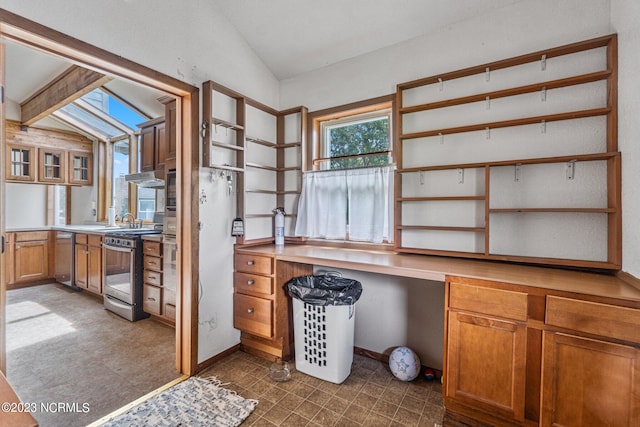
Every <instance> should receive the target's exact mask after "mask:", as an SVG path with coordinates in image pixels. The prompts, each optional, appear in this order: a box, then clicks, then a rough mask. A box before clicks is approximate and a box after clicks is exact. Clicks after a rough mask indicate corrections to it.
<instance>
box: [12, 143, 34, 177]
mask: <svg viewBox="0 0 640 427" xmlns="http://www.w3.org/2000/svg"><path fill="white" fill-rule="evenodd" d="M35 151H36V149H35V147H30V146H28V145H19V144H7V175H6V178H7V180H13V181H34V180H35V165H36V162H35V160H36V159H35Z"/></svg>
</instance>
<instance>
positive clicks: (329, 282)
mask: <svg viewBox="0 0 640 427" xmlns="http://www.w3.org/2000/svg"><path fill="white" fill-rule="evenodd" d="M285 289H286V290H287V292H288V293H289V295H290V296H291V297H292V298H296V299H299V300H300V301H303V302H305V303H307V304H311V305H320V306H326V305H353V304H354V303H355V302H356V301H358V299H359V298H360V295H361V294H362V284H361V283H360V282H358V281H357V280H353V279H347V278H344V277H341V276H338V275H334V274H322V275H315V276H300V277H294V278H293V279H291V280H289V281H288V282H287V284H286V285H285Z"/></svg>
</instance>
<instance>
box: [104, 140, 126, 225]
mask: <svg viewBox="0 0 640 427" xmlns="http://www.w3.org/2000/svg"><path fill="white" fill-rule="evenodd" d="M112 148H113V164H112V165H111V167H112V171H113V175H112V176H113V182H112V187H111V188H112V190H111V193H112V194H111V205H110V206H108V207H114V208H115V210H116V216H117V217H118V218H123V217H124V215H125V214H126V213H127V212H129V184H128V183H127V182H125V180H124V176H125V175H126V174H128V173H129V141H128V140H122V141H118V142H114V143H113V145H112Z"/></svg>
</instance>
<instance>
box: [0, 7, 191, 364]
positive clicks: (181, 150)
mask: <svg viewBox="0 0 640 427" xmlns="http://www.w3.org/2000/svg"><path fill="white" fill-rule="evenodd" d="M0 38H2V39H5V40H10V41H12V42H15V43H19V44H22V45H25V46H29V47H31V48H33V49H36V50H39V51H42V52H46V53H49V54H51V55H54V56H57V57H61V58H64V59H66V60H68V61H71V62H72V63H74V64H77V65H79V66H81V67H85V68H87V69H91V70H94V71H97V72H100V73H103V74H105V75H109V76H113V77H115V78H121V79H125V80H128V81H133V82H136V83H138V84H142V85H145V86H148V87H149V88H152V89H155V90H159V91H162V92H165V93H167V94H169V95H170V96H173V97H175V98H176V100H177V107H176V111H177V113H176V115H177V117H176V123H177V127H178V147H177V155H176V171H177V188H178V203H177V205H178V209H177V215H176V218H177V224H178V227H177V240H178V242H179V244H180V247H181V248H183V250H181V251H180V253H179V257H178V262H177V264H178V265H177V270H178V273H177V274H178V280H179V282H180V292H179V294H178V295H177V316H176V368H177V370H178V371H179V372H181V373H183V374H187V375H191V374H193V373H194V372H195V369H196V367H197V363H196V357H197V352H196V348H197V326H198V325H197V300H196V298H197V296H196V293H195V291H194V288H195V286H194V284H195V283H197V274H198V273H197V272H198V268H197V265H198V256H197V248H198V233H197V227H196V226H195V224H197V222H198V209H197V197H195V198H194V197H192V192H193V191H196V192H197V187H198V183H197V182H193V180H194V179H196V180H197V174H192V171H194V170H197V167H198V163H199V160H198V151H199V147H198V132H197V121H198V102H199V96H198V94H199V92H198V88H196V87H193V86H191V85H188V84H186V83H184V82H181V81H179V80H176V79H174V78H172V77H169V76H166V75H163V74H161V73H158V72H156V71H154V70H151V69H148V68H146V67H144V66H142V65H140V64H136V63H134V62H132V61H129V60H126V59H123V58H121V57H119V56H117V55H114V54H111V53H109V52H107V51H104V50H102V49H99V48H97V47H95V46H92V45H89V44H87V43H85V42H82V41H80V40H77V39H73V38H71V37H69V36H66V35H64V34H62V33H59V32H56V31H54V30H51V29H50V28H47V27H44V26H42V25H40V24H38V23H35V22H33V21H30V20H27V19H24V18H22V17H20V16H18V15H15V14H12V13H10V12H7V11H5V10H1V9H0ZM3 66H4V60H3ZM1 123H2V124H1V125H2V126H4V115H3V116H2V120H1ZM2 148H3V150H2V152H1V153H0V160H1V161H2V164H4V159H3V157H4V154H5V153H4V141H2ZM192 175H193V177H195V178H192ZM4 187H5V182H4V174H3V175H2V176H0V199H2V201H1V202H0V212H1V213H2V215H1V216H2V219H1V220H0V234H1V235H2V236H3V238H4V235H5V223H4V197H5V194H4ZM194 189H195V190H194ZM193 200H195V202H194V201H193ZM3 265H4V255H3V256H2V259H1V260H0V266H3ZM193 266H196V267H195V268H193ZM0 268H1V267H0ZM2 270H4V269H2ZM5 292H6V283H5V278H4V271H2V274H0V335H1V336H0V369H1V370H2V371H4V370H5V366H6V365H5V363H6V348H5V345H4V343H5V324H6V323H5V302H6V298H5V297H6V295H5Z"/></svg>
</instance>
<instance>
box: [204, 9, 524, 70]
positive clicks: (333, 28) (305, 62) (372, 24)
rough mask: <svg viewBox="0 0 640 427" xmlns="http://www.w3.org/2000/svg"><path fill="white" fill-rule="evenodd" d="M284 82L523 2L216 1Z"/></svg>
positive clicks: (250, 44)
mask: <svg viewBox="0 0 640 427" xmlns="http://www.w3.org/2000/svg"><path fill="white" fill-rule="evenodd" d="M212 1H213V2H214V3H215V5H216V6H217V8H218V9H219V10H220V11H221V12H222V13H223V14H224V15H225V16H226V18H227V19H228V20H229V21H231V23H232V24H233V25H234V26H235V27H236V29H237V30H238V31H239V32H240V34H241V35H242V36H243V37H244V39H245V40H246V41H247V43H248V44H249V46H251V48H252V49H253V50H254V51H255V52H256V54H257V55H258V56H259V57H260V58H261V59H262V61H263V62H264V63H265V64H266V65H267V67H269V69H270V70H271V71H272V72H273V74H274V75H275V76H276V77H277V78H278V79H280V80H282V79H286V78H290V77H293V76H295V75H297V74H300V73H305V72H308V71H311V70H314V69H317V68H321V67H324V66H327V65H331V64H334V63H337V62H340V61H344V60H347V59H349V58H353V57H356V56H359V55H363V54H365V53H368V52H371V51H374V50H377V49H380V48H384V47H387V46H391V45H393V44H396V43H400V42H402V41H405V40H409V39H412V38H415V37H418V36H420V35H423V34H429V33H431V32H433V31H437V30H438V29H444V28H446V27H447V26H449V25H451V24H453V23H455V22H459V21H462V20H465V19H469V18H471V17H474V16H479V15H483V14H487V13H490V12H492V11H494V10H496V9H498V8H502V7H505V6H508V5H511V4H513V3H517V2H519V1H523V0H267V1H265V0H212Z"/></svg>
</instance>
